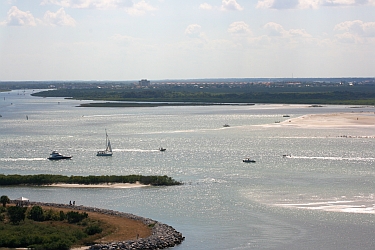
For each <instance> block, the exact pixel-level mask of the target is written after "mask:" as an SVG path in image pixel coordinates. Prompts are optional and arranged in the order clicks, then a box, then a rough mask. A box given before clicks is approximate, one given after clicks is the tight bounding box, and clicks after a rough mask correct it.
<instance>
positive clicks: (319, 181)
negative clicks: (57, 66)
mask: <svg viewBox="0 0 375 250" xmlns="http://www.w3.org/2000/svg"><path fill="white" fill-rule="evenodd" d="M32 92H35V91H31V90H26V91H23V90H22V91H12V92H3V93H0V115H2V117H0V124H1V126H0V143H1V144H0V145H1V147H0V174H41V173H47V174H62V175H69V176H70V175H111V174H113V175H128V174H142V175H168V176H171V177H173V178H174V179H176V180H179V181H182V182H183V183H184V185H182V186H173V187H145V188H131V189H106V188H96V189H91V188H52V187H1V188H0V194H1V195H8V196H9V197H10V198H11V199H15V198H18V197H20V196H25V197H28V198H29V199H30V200H32V201H43V202H56V203H68V202H69V201H70V200H71V201H75V202H76V204H77V205H85V206H94V207H100V208H106V209H113V210H117V211H122V212H129V213H134V214H137V215H140V216H144V217H148V218H152V219H155V220H159V221H161V222H163V223H166V224H169V225H171V226H173V227H174V228H175V229H177V230H178V231H180V232H181V233H182V234H183V235H184V236H185V237H186V240H185V241H184V242H183V243H182V244H181V245H180V246H177V247H176V248H175V249H178V250H182V249H374V248H375V240H374V237H373V233H374V231H375V230H374V229H375V226H374V222H375V217H374V180H375V155H374V146H375V139H374V136H375V131H374V127H371V126H370V127H350V128H349V127H346V128H345V127H343V128H334V129H333V128H309V129H303V128H295V127H287V126H281V124H279V123H278V122H279V121H281V122H282V121H284V120H286V119H289V118H286V117H283V115H285V114H288V115H290V116H291V118H293V117H298V116H301V115H305V114H315V113H317V114H319V113H331V112H360V111H370V112H374V111H375V110H374V108H373V107H356V108H355V109H354V108H353V107H349V106H324V107H320V108H312V107H309V106H308V105H254V106H203V107H196V106H194V107H156V108H155V107H153V108H82V107H77V106H78V105H79V104H81V103H85V102H89V101H75V100H65V99H62V98H38V97H31V96H30V95H29V94H30V93H32ZM224 124H229V125H230V127H223V125H224ZM105 129H106V130H107V132H108V134H109V136H110V139H111V143H112V146H113V148H114V154H113V157H96V156H95V154H96V151H98V150H102V149H104V147H105V145H104V144H105ZM343 135H344V136H347V135H350V136H352V137H351V138H349V137H343ZM160 146H162V147H165V148H167V151H165V152H160V151H158V148H159V147H160ZM52 150H58V151H60V152H61V153H63V154H68V155H72V156H73V158H72V159H71V160H64V161H49V160H47V157H48V155H49V153H50V152H51V151H52ZM283 154H291V155H292V157H291V158H283V157H282V156H283ZM244 157H251V158H253V159H255V160H256V163H247V164H246V163H243V162H242V159H243V158H244Z"/></svg>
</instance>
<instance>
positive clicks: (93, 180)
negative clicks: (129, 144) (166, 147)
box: [0, 174, 182, 186]
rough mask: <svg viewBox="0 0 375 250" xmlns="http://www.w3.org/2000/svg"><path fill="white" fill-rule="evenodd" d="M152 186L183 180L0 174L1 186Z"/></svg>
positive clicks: (129, 176) (122, 176)
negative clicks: (55, 184) (64, 184)
mask: <svg viewBox="0 0 375 250" xmlns="http://www.w3.org/2000/svg"><path fill="white" fill-rule="evenodd" d="M136 182H139V183H140V184H144V185H152V186H172V185H181V184H182V183H181V182H178V181H176V180H174V179H173V178H171V177H168V176H166V175H164V176H155V175H153V176H143V175H126V176H124V175H101V176H95V175H89V176H73V175H72V176H64V175H50V174H38V175H4V174H0V186H5V185H50V184H54V183H67V184H87V185H88V184H101V183H136Z"/></svg>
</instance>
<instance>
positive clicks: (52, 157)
mask: <svg viewBox="0 0 375 250" xmlns="http://www.w3.org/2000/svg"><path fill="white" fill-rule="evenodd" d="M70 158H72V157H71V156H65V155H62V154H60V153H59V152H57V151H52V153H51V154H50V157H48V158H47V159H48V160H62V159H70Z"/></svg>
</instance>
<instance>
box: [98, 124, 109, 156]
mask: <svg viewBox="0 0 375 250" xmlns="http://www.w3.org/2000/svg"><path fill="white" fill-rule="evenodd" d="M105 146H106V148H105V150H101V151H98V152H97V153H96V156H112V154H113V153H112V147H111V142H110V140H109V137H108V134H107V130H106V131H105Z"/></svg>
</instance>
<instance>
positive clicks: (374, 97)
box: [0, 77, 375, 107]
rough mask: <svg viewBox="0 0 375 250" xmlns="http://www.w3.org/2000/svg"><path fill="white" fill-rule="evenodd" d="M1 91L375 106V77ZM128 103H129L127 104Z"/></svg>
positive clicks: (158, 101)
mask: <svg viewBox="0 0 375 250" xmlns="http://www.w3.org/2000/svg"><path fill="white" fill-rule="evenodd" d="M0 88H1V89H2V90H3V91H6V90H11V89H12V90H15V89H19V90H22V89H26V88H27V89H34V88H35V89H43V88H45V89H51V90H49V91H43V92H39V93H36V92H35V93H33V94H32V95H34V96H41V97H66V98H73V99H77V100H95V101H105V102H103V103H90V104H82V105H81V106H89V107H96V106H110V107H137V106H161V105H219V104H223V103H225V104H228V103H229V104H238V103H242V104H253V103H286V104H346V105H375V78H373V77H372V78H370V77H368V78H241V79H240V78H233V79H191V80H158V81H147V80H142V81H51V82H48V81H41V82H33V81H30V82H1V83H0ZM126 102H127V103H126Z"/></svg>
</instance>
